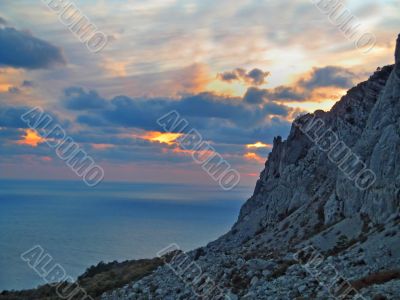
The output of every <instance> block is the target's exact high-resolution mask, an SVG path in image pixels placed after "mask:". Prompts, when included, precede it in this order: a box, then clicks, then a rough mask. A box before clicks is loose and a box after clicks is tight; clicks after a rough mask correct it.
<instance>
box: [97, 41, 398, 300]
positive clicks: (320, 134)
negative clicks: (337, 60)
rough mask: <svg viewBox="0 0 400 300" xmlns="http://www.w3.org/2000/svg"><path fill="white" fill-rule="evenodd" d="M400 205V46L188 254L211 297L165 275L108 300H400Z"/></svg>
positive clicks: (296, 137)
mask: <svg viewBox="0 0 400 300" xmlns="http://www.w3.org/2000/svg"><path fill="white" fill-rule="evenodd" d="M339 150H340V151H339ZM345 154H347V155H348V156H347V158H346V156H345ZM399 204H400V36H399V38H398V40H397V47H396V51H395V65H391V66H386V67H383V68H382V69H378V70H377V71H376V72H375V73H374V74H373V75H372V76H371V77H370V78H369V79H368V80H367V81H365V82H363V83H360V84H359V85H357V86H356V87H354V88H352V89H351V90H349V91H348V93H347V94H346V95H345V96H344V97H343V98H342V99H341V100H340V101H339V102H338V103H336V105H335V106H334V107H333V108H332V109H331V111H329V112H323V111H316V112H315V113H314V114H307V115H305V116H301V117H299V118H298V119H297V120H296V121H295V122H294V124H293V126H292V129H291V131H290V134H289V136H288V138H287V140H285V141H282V138H281V137H277V138H275V140H274V146H273V150H272V152H271V154H270V155H269V157H268V160H267V162H266V165H265V169H264V170H263V171H262V172H261V175H260V179H259V180H258V182H257V185H256V188H255V190H254V194H253V196H252V197H251V198H250V199H249V200H248V201H247V202H246V203H245V205H244V206H243V207H242V209H241V212H240V215H239V218H238V221H237V222H236V223H235V225H234V226H233V228H232V229H231V230H230V231H229V232H228V233H227V234H225V235H224V236H222V237H221V238H219V239H218V240H216V241H214V242H212V243H210V244H209V245H207V246H206V247H204V248H202V249H198V250H196V251H192V252H190V253H189V254H188V260H187V261H190V262H194V261H195V263H196V266H197V265H198V266H199V268H201V271H202V272H201V273H202V274H206V275H207V278H209V279H211V281H212V282H213V283H215V286H214V287H213V289H212V292H209V293H208V292H207V291H206V289H205V287H204V286H202V284H201V283H199V282H197V281H196V276H193V274H189V273H188V271H187V269H185V268H181V269H179V270H181V271H182V273H179V272H177V271H176V270H177V269H176V268H175V269H174V266H173V265H172V268H171V265H170V266H168V265H166V266H163V267H160V268H159V269H157V271H155V272H154V273H153V274H152V275H150V276H148V277H146V278H144V279H142V280H140V281H139V282H136V283H133V284H132V285H129V286H126V287H125V288H123V289H120V290H116V291H114V292H112V293H109V294H104V295H103V297H102V298H103V299H104V300H106V299H149V298H151V299H197V298H198V295H203V296H204V298H206V299H210V298H211V299H223V298H224V297H225V299H239V298H240V299H290V300H291V299H329V297H336V298H339V297H342V298H344V299H400V271H399V269H400V253H399V251H398V249H399V248H400V215H399ZM316 257H317V258H318V259H316ZM179 263H181V261H179V259H177V260H176V263H175V265H176V266H179ZM188 264H190V263H188ZM173 270H175V272H174V271H173ZM324 272H325V273H324ZM192 277H194V278H192ZM187 278H189V280H187ZM193 282H194V283H195V284H193ZM345 283H346V284H348V285H347V286H346V285H345ZM347 287H348V289H347ZM193 291H194V292H197V296H196V295H195V293H194V292H193ZM346 295H347V296H346ZM357 297H358V298H357ZM332 299H334V298H332Z"/></svg>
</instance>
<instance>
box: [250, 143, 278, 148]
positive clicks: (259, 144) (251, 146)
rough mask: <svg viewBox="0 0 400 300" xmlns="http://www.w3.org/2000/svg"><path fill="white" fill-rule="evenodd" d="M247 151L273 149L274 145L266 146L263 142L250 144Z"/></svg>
mask: <svg viewBox="0 0 400 300" xmlns="http://www.w3.org/2000/svg"><path fill="white" fill-rule="evenodd" d="M246 148H247V149H252V148H272V145H270V144H264V143H262V142H257V143H254V144H248V145H246Z"/></svg>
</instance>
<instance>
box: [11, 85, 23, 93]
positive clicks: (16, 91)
mask: <svg viewBox="0 0 400 300" xmlns="http://www.w3.org/2000/svg"><path fill="white" fill-rule="evenodd" d="M8 92H9V93H10V94H19V93H21V90H20V89H19V88H18V87H16V86H12V87H9V88H8Z"/></svg>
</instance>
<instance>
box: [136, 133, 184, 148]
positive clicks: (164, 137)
mask: <svg viewBox="0 0 400 300" xmlns="http://www.w3.org/2000/svg"><path fill="white" fill-rule="evenodd" d="M181 136H182V133H169V132H158V131H149V132H146V133H145V134H144V135H141V136H139V137H140V138H142V139H145V140H147V141H151V142H158V143H162V144H167V145H173V144H175V141H176V140H177V139H178V138H180V137H181Z"/></svg>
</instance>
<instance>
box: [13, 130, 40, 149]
mask: <svg viewBox="0 0 400 300" xmlns="http://www.w3.org/2000/svg"><path fill="white" fill-rule="evenodd" d="M45 141H46V140H45V139H44V138H42V137H41V136H40V135H38V133H37V132H36V131H35V130H32V129H26V130H25V135H24V136H23V137H22V140H20V141H18V142H17V144H18V145H28V146H31V147H33V148H35V147H37V146H38V145H39V144H41V143H44V142H45Z"/></svg>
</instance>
